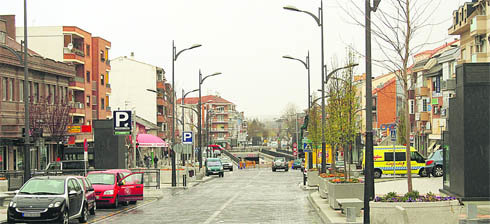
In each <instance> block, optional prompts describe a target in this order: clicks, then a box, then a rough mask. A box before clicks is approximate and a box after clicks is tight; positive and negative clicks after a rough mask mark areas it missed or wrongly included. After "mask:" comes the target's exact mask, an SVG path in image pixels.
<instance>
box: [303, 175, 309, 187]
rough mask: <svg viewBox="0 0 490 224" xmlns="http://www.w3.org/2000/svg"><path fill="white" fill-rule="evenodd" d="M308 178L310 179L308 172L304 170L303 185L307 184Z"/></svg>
mask: <svg viewBox="0 0 490 224" xmlns="http://www.w3.org/2000/svg"><path fill="white" fill-rule="evenodd" d="M306 179H308V177H307V176H306V172H303V186H306Z"/></svg>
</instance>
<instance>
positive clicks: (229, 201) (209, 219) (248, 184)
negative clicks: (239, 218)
mask: <svg viewBox="0 0 490 224" xmlns="http://www.w3.org/2000/svg"><path fill="white" fill-rule="evenodd" d="M261 173H262V170H260V171H259V173H258V174H257V175H255V176H254V177H253V178H250V180H249V181H248V183H247V185H246V186H245V187H243V188H242V189H245V188H247V187H248V186H250V184H251V183H252V181H253V180H254V179H256V178H257V177H258V176H259V175H260V174H261ZM241 193H242V191H238V192H236V193H235V195H233V197H231V198H230V199H228V201H226V202H225V203H224V204H223V205H222V206H221V207H220V208H219V209H218V210H217V211H215V212H214V213H213V214H212V215H211V216H210V217H209V218H208V219H206V221H205V222H204V223H203V224H209V223H211V221H213V220H214V219H215V218H216V217H217V216H218V215H219V214H220V213H221V212H222V211H223V210H224V209H225V208H226V207H227V206H228V205H229V204H230V203H231V202H232V201H233V200H235V199H236V198H237V197H238V196H239V195H240V194H241Z"/></svg>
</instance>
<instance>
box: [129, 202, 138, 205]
mask: <svg viewBox="0 0 490 224" xmlns="http://www.w3.org/2000/svg"><path fill="white" fill-rule="evenodd" d="M136 202H138V201H130V202H129V204H132V205H135V204H136Z"/></svg>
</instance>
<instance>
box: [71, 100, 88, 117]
mask: <svg viewBox="0 0 490 224" xmlns="http://www.w3.org/2000/svg"><path fill="white" fill-rule="evenodd" d="M70 115H72V116H81V117H85V104H83V103H80V102H74V103H73V105H72V108H70Z"/></svg>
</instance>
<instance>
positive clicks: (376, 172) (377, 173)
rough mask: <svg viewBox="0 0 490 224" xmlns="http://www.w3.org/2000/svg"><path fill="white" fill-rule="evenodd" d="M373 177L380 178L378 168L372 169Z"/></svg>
mask: <svg viewBox="0 0 490 224" xmlns="http://www.w3.org/2000/svg"><path fill="white" fill-rule="evenodd" d="M374 178H381V170H379V169H375V170H374Z"/></svg>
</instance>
